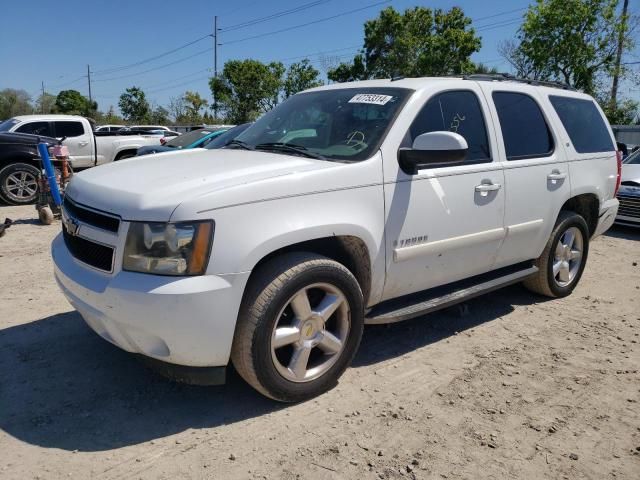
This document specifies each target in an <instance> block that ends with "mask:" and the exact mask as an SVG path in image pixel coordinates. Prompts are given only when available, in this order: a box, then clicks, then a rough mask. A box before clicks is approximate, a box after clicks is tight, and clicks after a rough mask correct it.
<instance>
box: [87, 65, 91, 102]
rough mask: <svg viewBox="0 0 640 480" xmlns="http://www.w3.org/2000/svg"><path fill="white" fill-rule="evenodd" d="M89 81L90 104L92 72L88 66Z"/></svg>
mask: <svg viewBox="0 0 640 480" xmlns="http://www.w3.org/2000/svg"><path fill="white" fill-rule="evenodd" d="M87 81H88V82H89V102H91V70H90V69H89V65H87Z"/></svg>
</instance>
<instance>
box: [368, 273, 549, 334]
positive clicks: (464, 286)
mask: <svg viewBox="0 0 640 480" xmlns="http://www.w3.org/2000/svg"><path fill="white" fill-rule="evenodd" d="M505 270H506V271H505ZM536 273H538V267H534V266H527V267H526V268H525V269H521V270H518V271H515V272H514V271H513V269H510V271H509V269H500V270H499V271H497V272H490V273H488V274H483V275H478V276H477V277H474V278H471V279H467V280H462V281H460V282H455V283H453V284H450V285H445V286H443V287H437V288H434V289H432V290H428V291H426V292H424V293H422V294H416V295H409V296H407V297H405V299H403V298H400V299H394V300H390V301H387V302H383V303H381V304H379V305H376V306H375V307H373V308H372V309H371V311H369V313H368V314H367V316H366V317H365V319H364V322H365V323H366V324H368V325H379V324H384V323H395V322H402V321H404V320H410V319H412V318H416V317H420V316H422V315H425V314H427V313H431V312H435V311H436V310H441V309H443V308H447V307H450V306H451V305H455V304H456V303H460V302H464V301H465V300H469V299H471V298H474V297H477V296H479V295H484V294H485V293H489V292H492V291H494V290H498V289H499V288H502V287H506V286H508V285H512V284H514V283H518V282H521V281H523V280H524V279H526V278H527V277H530V276H532V275H535V274H536ZM496 274H497V275H499V276H497V277H496Z"/></svg>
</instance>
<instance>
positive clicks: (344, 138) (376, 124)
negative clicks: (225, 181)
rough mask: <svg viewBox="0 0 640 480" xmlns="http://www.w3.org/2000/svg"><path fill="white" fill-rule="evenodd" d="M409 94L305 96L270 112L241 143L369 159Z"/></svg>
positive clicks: (357, 91) (379, 91)
mask: <svg viewBox="0 0 640 480" xmlns="http://www.w3.org/2000/svg"><path fill="white" fill-rule="evenodd" d="M410 93H411V90H407V89H403V88H345V89H336V90H321V91H317V92H309V93H301V94H298V95H294V96H292V97H290V98H289V99H288V100H286V101H284V102H283V103H281V104H280V105H278V106H277V107H276V108H274V109H273V110H271V111H270V112H268V113H266V114H265V115H264V116H262V117H261V118H260V119H258V120H257V121H256V123H254V124H253V125H252V126H251V127H249V128H248V129H247V130H246V131H244V132H243V133H241V134H240V135H238V137H237V140H239V141H241V142H244V143H245V144H247V145H249V146H250V147H254V148H256V147H257V149H258V150H260V148H261V147H260V146H261V145H263V144H273V143H285V144H289V145H293V146H299V147H302V148H304V149H306V150H308V151H310V152H313V153H316V154H319V155H322V156H323V157H325V158H327V159H334V160H347V161H359V160H365V159H367V158H369V157H370V156H371V155H372V154H373V153H374V152H375V151H376V150H377V149H378V148H379V147H380V143H381V142H382V140H383V138H384V135H385V134H386V132H387V129H388V128H389V127H390V125H391V123H392V121H393V120H394V118H395V116H396V115H397V113H398V112H399V111H400V108H401V107H402V105H403V104H404V102H405V100H406V99H407V97H408V96H409V94H410ZM265 148H266V146H265ZM287 153H289V152H287Z"/></svg>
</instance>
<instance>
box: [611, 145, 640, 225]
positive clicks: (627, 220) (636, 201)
mask: <svg viewBox="0 0 640 480" xmlns="http://www.w3.org/2000/svg"><path fill="white" fill-rule="evenodd" d="M618 200H619V201H620V208H619V209H618V216H617V217H616V222H617V223H619V224H621V225H628V226H633V227H640V150H636V151H635V152H634V153H632V154H631V155H629V156H628V157H627V158H626V159H625V160H624V162H623V164H622V182H621V185H620V190H619V191H618Z"/></svg>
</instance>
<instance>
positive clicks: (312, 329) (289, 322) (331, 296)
mask: <svg viewBox="0 0 640 480" xmlns="http://www.w3.org/2000/svg"><path fill="white" fill-rule="evenodd" d="M350 323H351V316H350V312H349V304H348V302H347V300H346V298H345V296H344V294H343V293H342V292H341V291H340V290H339V289H338V288H336V287H335V286H333V285H330V284H328V283H316V284H313V285H309V286H306V287H304V288H303V289H301V290H299V291H298V292H297V293H296V294H295V295H293V296H292V297H291V298H290V299H289V301H288V302H287V303H286V304H285V307H284V308H283V309H282V310H281V311H280V314H279V315H278V318H277V320H276V323H275V326H274V328H273V333H272V335H271V358H272V360H273V364H274V365H275V367H276V369H277V371H278V373H280V375H282V376H283V377H284V378H286V379H287V380H290V381H292V382H309V381H311V380H314V379H316V378H318V377H320V376H322V375H323V374H324V373H325V372H327V371H328V370H329V369H330V368H331V367H332V366H333V365H334V364H335V363H336V361H337V360H338V359H339V358H340V355H341V353H342V351H343V350H344V346H345V343H346V341H347V336H348V335H349V328H350Z"/></svg>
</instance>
